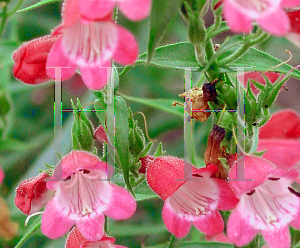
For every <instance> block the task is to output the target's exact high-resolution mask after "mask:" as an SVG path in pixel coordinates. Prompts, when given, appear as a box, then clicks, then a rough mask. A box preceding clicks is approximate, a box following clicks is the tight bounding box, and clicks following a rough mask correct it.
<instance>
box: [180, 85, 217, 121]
mask: <svg viewBox="0 0 300 248" xmlns="http://www.w3.org/2000/svg"><path fill="white" fill-rule="evenodd" d="M179 96H180V97H185V102H186V109H187V112H188V113H189V115H190V116H191V118H192V119H195V120H198V121H201V122H204V121H206V120H207V118H208V117H209V116H210V114H211V113H210V109H209V106H208V104H207V102H208V101H213V100H214V99H215V97H216V89H215V84H214V82H211V83H207V84H204V85H203V86H202V88H201V89H200V88H198V87H195V88H193V89H191V90H189V91H188V92H184V93H182V94H180V95H179Z"/></svg>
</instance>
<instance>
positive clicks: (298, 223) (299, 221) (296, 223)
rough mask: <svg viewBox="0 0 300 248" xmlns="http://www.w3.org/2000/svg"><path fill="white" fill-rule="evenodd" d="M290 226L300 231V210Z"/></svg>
mask: <svg viewBox="0 0 300 248" xmlns="http://www.w3.org/2000/svg"><path fill="white" fill-rule="evenodd" d="M299 206H300V199H299ZM289 225H290V226H291V227H293V228H296V229H300V209H299V210H298V212H297V214H296V216H295V217H294V219H293V220H292V221H291V222H290V223H289Z"/></svg>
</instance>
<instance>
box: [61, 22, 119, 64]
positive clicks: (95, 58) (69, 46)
mask: <svg viewBox="0 0 300 248" xmlns="http://www.w3.org/2000/svg"><path fill="white" fill-rule="evenodd" d="M117 39H118V35H117V28H116V26H115V24H114V23H112V22H108V21H98V22H89V24H87V25H83V24H82V23H81V22H80V20H78V21H77V22H76V23H74V24H73V25H72V26H70V27H67V28H65V29H64V33H63V36H62V43H63V48H64V49H63V50H64V52H65V54H66V55H67V56H68V57H69V58H70V59H71V60H75V61H77V63H79V64H80V65H91V64H94V65H97V64H98V65H99V64H100V63H101V62H102V61H107V60H109V59H110V58H111V56H112V53H113V50H114V48H115V46H116V44H117Z"/></svg>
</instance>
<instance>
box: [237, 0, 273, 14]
mask: <svg viewBox="0 0 300 248" xmlns="http://www.w3.org/2000/svg"><path fill="white" fill-rule="evenodd" d="M236 1H237V2H238V3H239V4H240V5H241V6H243V7H244V8H246V9H250V10H255V11H259V12H262V11H264V10H266V9H267V8H268V7H269V6H270V3H269V1H268V0H251V1H249V0H236Z"/></svg>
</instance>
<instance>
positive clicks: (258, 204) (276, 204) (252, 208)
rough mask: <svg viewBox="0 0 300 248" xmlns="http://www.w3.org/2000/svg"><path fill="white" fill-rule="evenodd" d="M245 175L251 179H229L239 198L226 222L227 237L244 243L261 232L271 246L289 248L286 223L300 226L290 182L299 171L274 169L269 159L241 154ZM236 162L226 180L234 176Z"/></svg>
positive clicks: (297, 203) (299, 202)
mask: <svg viewBox="0 0 300 248" xmlns="http://www.w3.org/2000/svg"><path fill="white" fill-rule="evenodd" d="M243 159H244V163H245V178H246V179H247V178H249V179H250V178H251V179H254V180H253V181H229V183H230V185H231V186H232V188H233V190H234V192H235V193H236V195H237V197H238V198H239V199H240V202H239V204H238V205H237V207H236V208H235V209H234V210H233V211H232V213H231V214H230V216H229V219H228V223H227V235H228V238H229V239H230V240H231V241H232V242H233V243H234V244H235V245H237V246H244V245H247V244H248V243H250V242H251V240H252V239H253V238H254V237H255V236H256V235H257V234H258V233H261V234H262V236H263V237H264V239H265V240H266V242H267V243H268V244H269V246H270V247H271V248H277V247H278V248H279V247H280V248H288V247H290V243H291V237H290V233H289V227H288V224H289V225H290V226H292V227H294V228H297V229H300V199H299V195H300V194H299V193H298V192H296V191H295V190H294V189H293V188H292V187H291V184H292V183H293V182H294V181H295V180H296V178H297V177H298V175H299V173H298V172H297V171H295V170H290V171H286V170H281V169H277V168H276V167H275V165H274V164H272V163H271V162H269V161H267V160H265V159H263V158H260V157H254V156H245V157H243ZM236 169H237V167H236V165H235V166H233V168H232V169H231V171H230V173H229V179H236Z"/></svg>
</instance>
